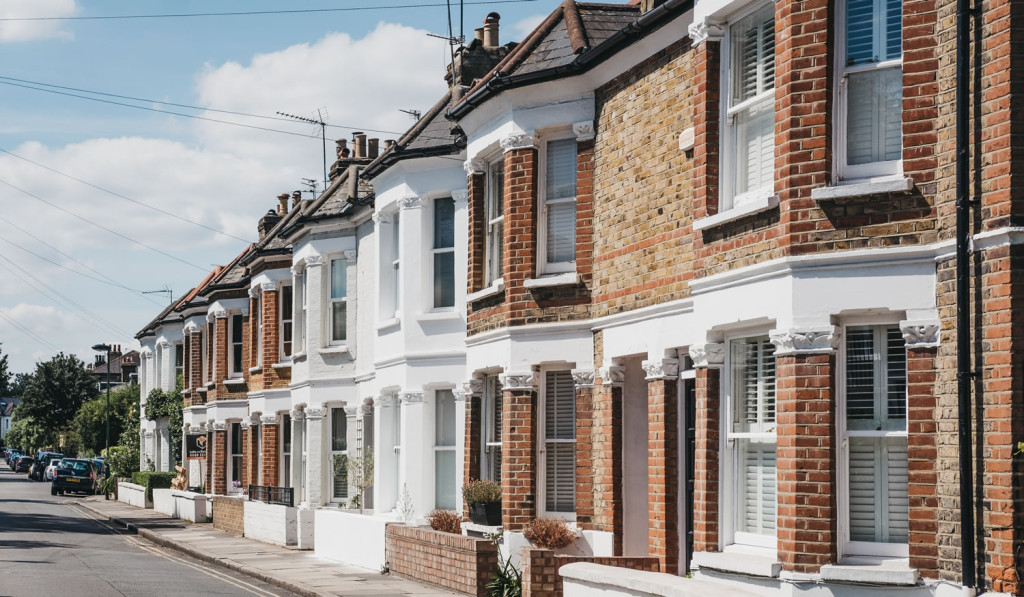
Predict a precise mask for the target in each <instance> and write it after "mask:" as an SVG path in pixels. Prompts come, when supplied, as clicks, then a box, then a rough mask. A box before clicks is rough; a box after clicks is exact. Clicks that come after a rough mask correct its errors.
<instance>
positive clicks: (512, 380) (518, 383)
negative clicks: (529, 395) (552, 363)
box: [498, 371, 537, 390]
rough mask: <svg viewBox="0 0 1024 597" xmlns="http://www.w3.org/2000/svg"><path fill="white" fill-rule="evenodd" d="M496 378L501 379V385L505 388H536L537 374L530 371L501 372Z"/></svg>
mask: <svg viewBox="0 0 1024 597" xmlns="http://www.w3.org/2000/svg"><path fill="white" fill-rule="evenodd" d="M498 379H500V380H501V385H502V387H503V388H504V389H506V390H535V389H536V388H537V376H536V375H535V374H534V373H533V372H532V371H529V372H525V373H502V374H501V375H499V376H498Z"/></svg>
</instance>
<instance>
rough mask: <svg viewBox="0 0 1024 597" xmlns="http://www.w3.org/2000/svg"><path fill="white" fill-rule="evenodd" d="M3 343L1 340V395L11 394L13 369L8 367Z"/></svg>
mask: <svg viewBox="0 0 1024 597" xmlns="http://www.w3.org/2000/svg"><path fill="white" fill-rule="evenodd" d="M2 347H3V343H2V342H0V396H10V395H11V371H10V369H8V367H7V355H5V354H4V353H3V349H2Z"/></svg>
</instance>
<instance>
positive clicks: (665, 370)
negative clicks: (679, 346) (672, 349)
mask: <svg viewBox="0 0 1024 597" xmlns="http://www.w3.org/2000/svg"><path fill="white" fill-rule="evenodd" d="M641 366H642V367H643V368H644V373H645V374H646V376H645V377H644V379H646V380H647V381H653V380H657V379H671V378H674V377H678V376H679V359H653V360H650V361H644V362H643V363H641Z"/></svg>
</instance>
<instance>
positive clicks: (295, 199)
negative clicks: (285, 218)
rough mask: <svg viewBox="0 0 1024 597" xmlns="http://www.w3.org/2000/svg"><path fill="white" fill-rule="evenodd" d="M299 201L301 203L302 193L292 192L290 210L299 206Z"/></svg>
mask: <svg viewBox="0 0 1024 597" xmlns="http://www.w3.org/2000/svg"><path fill="white" fill-rule="evenodd" d="M299 201H302V191H294V192H292V209H295V208H296V207H298V206H299Z"/></svg>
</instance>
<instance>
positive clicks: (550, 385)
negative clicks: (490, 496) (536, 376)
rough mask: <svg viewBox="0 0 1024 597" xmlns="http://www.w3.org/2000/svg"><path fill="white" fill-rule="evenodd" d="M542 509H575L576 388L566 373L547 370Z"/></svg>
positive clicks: (559, 510)
mask: <svg viewBox="0 0 1024 597" xmlns="http://www.w3.org/2000/svg"><path fill="white" fill-rule="evenodd" d="M544 436H545V446H544V449H545V454H544V484H545V494H546V495H545V504H544V506H545V510H547V511H548V512H574V511H575V510H576V442H575V440H576V388H575V385H574V383H573V379H572V374H571V373H570V372H569V371H550V372H548V373H547V374H546V375H545V387H544Z"/></svg>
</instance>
